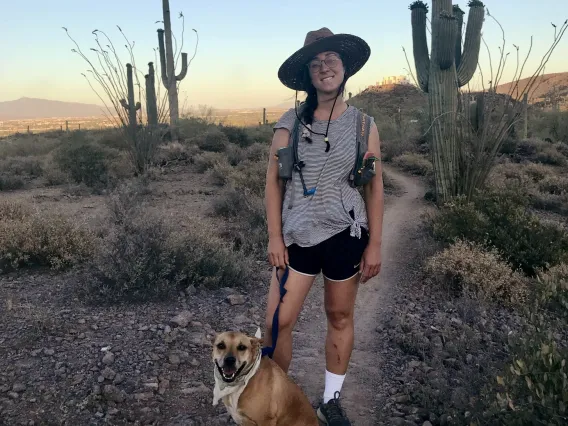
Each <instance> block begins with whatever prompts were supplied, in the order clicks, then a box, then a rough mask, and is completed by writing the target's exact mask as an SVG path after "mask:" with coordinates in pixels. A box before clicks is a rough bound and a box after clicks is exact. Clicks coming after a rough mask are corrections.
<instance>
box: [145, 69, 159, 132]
mask: <svg viewBox="0 0 568 426" xmlns="http://www.w3.org/2000/svg"><path fill="white" fill-rule="evenodd" d="M144 77H145V79H146V115H147V116H148V125H149V126H157V125H158V104H157V99H156V84H155V81H156V80H155V75H154V64H153V63H152V62H149V63H148V74H146V75H145V76H144Z"/></svg>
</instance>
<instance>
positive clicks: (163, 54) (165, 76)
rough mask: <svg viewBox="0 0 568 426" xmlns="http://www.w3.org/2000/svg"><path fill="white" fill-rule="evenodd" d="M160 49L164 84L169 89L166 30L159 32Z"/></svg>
mask: <svg viewBox="0 0 568 426" xmlns="http://www.w3.org/2000/svg"><path fill="white" fill-rule="evenodd" d="M158 47H159V50H160V72H161V73H162V83H163V84H164V87H165V88H166V89H167V88H168V87H169V84H168V69H167V67H166V48H165V47H164V30H163V29H161V28H160V29H159V30H158Z"/></svg>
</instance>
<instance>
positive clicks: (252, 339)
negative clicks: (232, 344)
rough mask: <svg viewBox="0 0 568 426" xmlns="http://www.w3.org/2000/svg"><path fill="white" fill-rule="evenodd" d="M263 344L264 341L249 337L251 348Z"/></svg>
mask: <svg viewBox="0 0 568 426" xmlns="http://www.w3.org/2000/svg"><path fill="white" fill-rule="evenodd" d="M263 343H264V339H258V338H256V337H251V338H250V344H251V345H253V346H256V345H258V346H262V344H263Z"/></svg>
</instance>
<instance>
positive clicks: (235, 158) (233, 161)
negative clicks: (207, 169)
mask: <svg viewBox="0 0 568 426" xmlns="http://www.w3.org/2000/svg"><path fill="white" fill-rule="evenodd" d="M225 155H226V156H227V161H228V162H229V164H230V165H231V166H236V165H238V164H239V163H240V162H241V161H245V160H246V158H247V154H246V150H245V149H243V148H241V147H240V146H238V145H235V144H234V143H231V144H229V146H227V150H226V151H225Z"/></svg>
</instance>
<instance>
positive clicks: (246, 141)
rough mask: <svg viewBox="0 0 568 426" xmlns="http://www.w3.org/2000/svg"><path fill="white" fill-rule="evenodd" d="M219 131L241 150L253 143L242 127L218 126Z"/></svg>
mask: <svg viewBox="0 0 568 426" xmlns="http://www.w3.org/2000/svg"><path fill="white" fill-rule="evenodd" d="M219 130H221V131H222V132H223V133H224V134H225V136H227V139H228V140H229V142H231V143H234V144H235V145H237V146H240V147H241V148H246V147H247V146H249V145H251V144H253V143H254V142H255V141H254V140H253V139H251V138H250V137H249V135H248V133H247V131H246V130H245V129H244V128H243V127H238V126H223V125H220V126H219Z"/></svg>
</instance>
